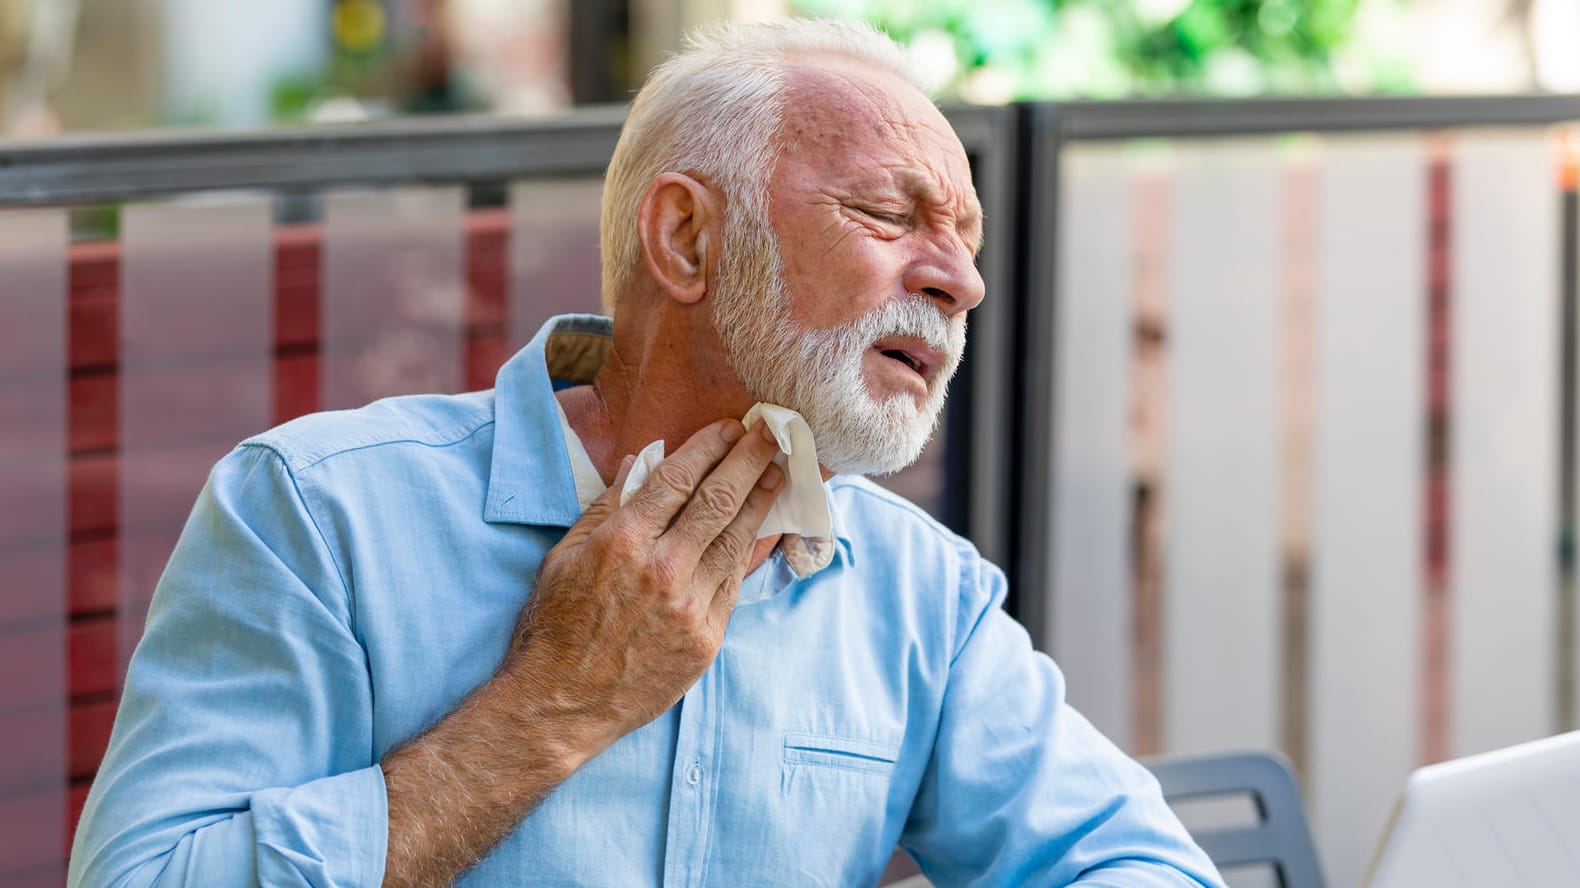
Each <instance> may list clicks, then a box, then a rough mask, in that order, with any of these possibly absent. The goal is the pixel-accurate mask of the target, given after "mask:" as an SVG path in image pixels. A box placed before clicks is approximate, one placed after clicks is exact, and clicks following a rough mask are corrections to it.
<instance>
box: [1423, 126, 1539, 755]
mask: <svg viewBox="0 0 1580 888" xmlns="http://www.w3.org/2000/svg"><path fill="white" fill-rule="evenodd" d="M1452 164H1453V167H1452V181H1453V197H1452V208H1453V233H1452V244H1453V247H1452V249H1453V263H1452V267H1453V277H1452V284H1451V287H1452V302H1453V306H1454V310H1453V340H1452V342H1453V345H1452V354H1453V369H1452V374H1453V402H1452V408H1451V409H1452V411H1453V412H1452V414H1451V419H1450V426H1451V428H1452V443H1451V444H1450V448H1451V456H1450V460H1451V468H1452V476H1451V477H1452V485H1453V487H1452V490H1453V493H1452V496H1451V499H1452V503H1453V504H1452V517H1451V522H1452V529H1451V531H1450V535H1451V541H1452V555H1451V559H1452V561H1451V567H1450V580H1449V582H1450V587H1451V590H1450V609H1451V611H1452V617H1451V626H1452V634H1451V637H1450V640H1449V658H1450V662H1451V664H1452V665H1451V682H1452V688H1453V690H1452V692H1451V702H1450V716H1449V719H1450V727H1451V731H1452V736H1451V738H1450V749H1451V751H1452V753H1453V754H1454V755H1456V756H1459V755H1468V754H1471V753H1476V752H1482V751H1485V750H1488V749H1494V748H1497V747H1500V746H1506V745H1509V744H1512V743H1517V742H1520V741H1524V740H1530V739H1532V738H1535V737H1541V736H1544V735H1546V734H1549V733H1551V732H1552V731H1553V730H1554V729H1555V728H1556V725H1555V724H1554V718H1555V712H1554V704H1555V702H1556V690H1555V684H1554V677H1555V676H1554V673H1553V663H1554V660H1553V657H1554V646H1555V639H1556V629H1555V627H1554V618H1555V613H1556V611H1555V607H1554V603H1555V598H1556V593H1555V589H1556V582H1557V579H1556V560H1555V551H1556V547H1557V529H1556V520H1555V519H1556V510H1557V480H1558V476H1557V463H1556V460H1557V454H1556V438H1557V427H1556V417H1557V408H1558V389H1557V377H1558V356H1557V343H1558V312H1557V299H1558V278H1557V275H1558V242H1557V233H1558V222H1559V212H1558V210H1559V201H1558V194H1557V189H1556V187H1555V181H1556V180H1555V175H1554V164H1553V159H1552V147H1551V142H1550V139H1549V136H1548V134H1547V133H1545V132H1543V131H1535V132H1531V131H1523V132H1508V133H1479V134H1470V135H1465V136H1463V137H1460V138H1458V139H1457V140H1456V141H1455V143H1454V147H1453V159H1452Z"/></svg>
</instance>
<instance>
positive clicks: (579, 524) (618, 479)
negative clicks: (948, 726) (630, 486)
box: [571, 454, 636, 532]
mask: <svg viewBox="0 0 1580 888" xmlns="http://www.w3.org/2000/svg"><path fill="white" fill-rule="evenodd" d="M635 463H636V455H635V454H631V455H628V456H627V457H626V458H625V459H622V460H620V468H619V469H617V470H616V471H615V473H614V483H613V484H610V485H609V486H608V487H607V488H606V489H605V490H604V492H603V493H601V494H599V495H598V498H597V499H595V500H593V501H592V502H590V503H588V504H587V508H585V509H583V510H582V515H581V517H580V518H578V519H576V523H575V525H573V526H572V527H571V531H573V532H574V531H577V530H581V531H584V532H590V531H591V530H592V529H593V528H595V527H597V526H598V525H600V524H602V523H604V521H605V520H606V519H607V518H608V517H609V513H610V512H613V511H614V510H615V509H617V508H619V506H620V491H621V490H623V489H624V488H625V479H626V477H627V476H629V475H630V474H631V466H632V465H633V464H635Z"/></svg>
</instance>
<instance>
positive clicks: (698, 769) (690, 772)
mask: <svg viewBox="0 0 1580 888" xmlns="http://www.w3.org/2000/svg"><path fill="white" fill-rule="evenodd" d="M686 782H687V783H689V784H691V785H692V786H696V785H697V784H699V783H701V782H702V766H701V765H699V764H697V763H696V762H692V763H691V767H689V768H687V769H686Z"/></svg>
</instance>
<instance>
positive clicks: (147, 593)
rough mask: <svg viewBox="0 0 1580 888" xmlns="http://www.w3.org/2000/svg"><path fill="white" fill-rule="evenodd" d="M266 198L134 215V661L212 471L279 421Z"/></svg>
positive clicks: (123, 567)
mask: <svg viewBox="0 0 1580 888" xmlns="http://www.w3.org/2000/svg"><path fill="white" fill-rule="evenodd" d="M273 224H274V220H273V211H272V208H271V206H270V204H269V203H268V201H266V200H261V199H251V198H243V199H240V200H237V201H234V202H231V201H226V202H224V203H216V204H208V203H201V204H194V205H184V204H163V203H155V204H138V205H134V206H129V207H127V208H126V210H125V212H124V215H123V225H122V234H121V247H122V251H123V260H122V261H123V263H124V264H123V273H122V288H121V300H120V312H121V315H120V320H121V367H120V370H121V373H120V389H121V390H120V409H121V416H120V432H121V462H120V472H119V474H118V480H119V487H120V508H119V525H118V526H119V530H120V552H119V554H120V559H119V580H120V614H119V617H120V637H121V655H122V658H121V662H122V664H123V665H124V663H125V662H126V661H127V660H128V659H129V658H130V655H131V651H132V649H133V647H135V645H136V643H137V641H138V640H139V639H140V638H141V637H142V630H143V617H144V615H145V614H146V613H147V608H148V603H149V602H150V601H151V600H152V597H153V591H154V587H155V585H156V584H157V583H158V580H159V576H160V574H161V573H163V572H164V566H165V562H166V561H167V560H169V558H170V552H171V550H172V549H173V548H174V547H175V542H176V539H177V538H178V537H179V536H180V533H181V528H182V525H183V524H184V523H185V521H186V516H187V513H188V512H189V511H190V510H191V508H192V503H193V501H194V500H196V499H197V495H198V492H199V491H200V490H201V489H202V487H203V482H204V480H205V479H206V478H207V477H208V471H209V468H210V467H211V466H212V465H213V464H214V463H215V462H216V461H217V460H219V458H220V457H222V456H224V455H225V454H226V453H227V452H229V451H230V449H231V448H232V447H234V446H235V445H236V443H237V442H239V441H241V440H242V439H243V438H246V437H249V436H251V435H255V434H257V433H258V432H261V431H263V430H264V429H266V428H268V427H269V425H270V424H271V421H272V420H273V416H274V409H273V407H274V405H273V391H274V386H273V373H272V369H273V366H274V365H273V361H274V229H273Z"/></svg>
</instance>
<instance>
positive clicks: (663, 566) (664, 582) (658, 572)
mask: <svg viewBox="0 0 1580 888" xmlns="http://www.w3.org/2000/svg"><path fill="white" fill-rule="evenodd" d="M681 574H682V568H681V564H680V560H679V559H677V558H676V557H675V556H673V555H670V554H664V555H660V556H658V557H656V558H654V559H653V563H652V566H651V574H650V575H651V576H652V578H653V584H654V585H655V586H657V587H658V588H659V589H660V590H661V591H669V590H673V589H674V588H675V587H677V586H678V585H679V584H680V578H681ZM674 603H675V604H676V605H679V604H680V602H679V601H678V600H676V601H675V602H674Z"/></svg>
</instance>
